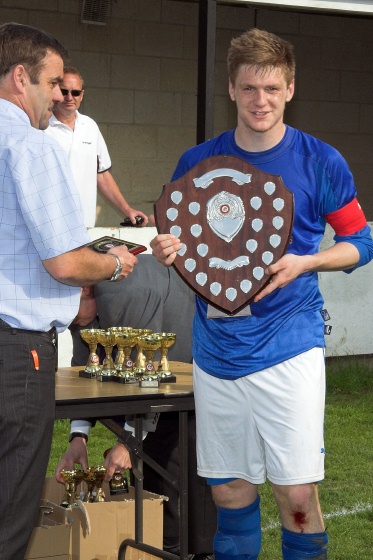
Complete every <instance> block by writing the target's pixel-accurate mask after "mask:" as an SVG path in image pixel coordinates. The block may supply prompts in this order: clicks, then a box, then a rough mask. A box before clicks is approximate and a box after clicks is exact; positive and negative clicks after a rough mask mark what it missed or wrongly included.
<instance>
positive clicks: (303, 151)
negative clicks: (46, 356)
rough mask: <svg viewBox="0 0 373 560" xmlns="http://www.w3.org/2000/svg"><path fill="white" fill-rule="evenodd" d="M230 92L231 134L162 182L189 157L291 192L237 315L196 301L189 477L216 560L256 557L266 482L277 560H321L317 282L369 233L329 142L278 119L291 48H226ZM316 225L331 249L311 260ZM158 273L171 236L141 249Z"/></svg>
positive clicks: (260, 42)
mask: <svg viewBox="0 0 373 560" xmlns="http://www.w3.org/2000/svg"><path fill="white" fill-rule="evenodd" d="M228 74H229V95H230V97H231V99H232V101H234V102H235V103H236V106H237V115H238V118H237V127H236V128H235V129H234V130H231V131H228V132H225V133H223V134H221V135H220V136H218V137H216V138H213V139H211V140H209V141H207V142H205V143H203V144H201V145H198V146H196V147H194V148H192V149H190V150H188V151H187V152H185V153H184V154H183V155H182V157H181V158H180V160H179V163H178V165H177V167H176V170H175V172H174V175H173V178H172V180H177V179H178V178H180V177H181V176H182V175H184V174H185V173H186V172H187V171H188V170H189V169H191V168H192V167H193V166H195V165H196V164H197V163H198V162H200V161H201V160H203V159H205V158H208V157H210V156H213V155H219V154H230V155H233V156H237V157H239V158H242V159H245V160H246V161H248V162H249V163H250V164H253V165H255V166H256V167H258V168H259V169H261V170H262V171H264V172H267V173H269V174H274V175H280V176H281V177H282V179H283V181H284V183H285V185H286V187H287V188H288V189H289V190H290V191H292V192H293V193H294V201H295V205H294V208H295V215H294V224H293V229H292V234H291V242H290V244H289V246H288V249H287V251H286V254H285V255H284V256H283V257H281V258H280V259H279V260H278V261H277V262H275V263H273V264H271V265H270V266H268V267H267V269H266V271H265V272H266V274H267V275H269V276H270V277H271V282H270V283H268V284H267V285H266V286H265V288H264V289H262V291H261V292H259V293H258V294H257V295H256V297H255V298H254V301H253V302H252V303H251V304H250V308H249V309H248V310H247V312H246V315H245V316H236V317H222V318H209V315H208V305H207V303H206V302H205V301H203V300H202V299H201V298H199V297H197V298H196V300H197V301H196V314H195V319H194V332H193V358H194V389H195V403H196V415H197V457H198V473H199V474H200V475H201V476H204V477H206V478H207V480H208V482H209V484H210V485H211V489H212V494H213V497H214V500H215V503H216V505H217V508H218V530H217V533H216V536H215V540H214V553H215V560H247V559H249V558H250V559H256V558H258V556H259V553H260V548H261V526H260V509H259V506H260V502H259V494H258V485H259V484H262V483H264V482H265V480H266V478H268V480H269V481H270V483H271V485H272V489H273V493H274V496H275V499H276V503H277V505H278V509H279V513H280V517H281V522H282V553H283V558H284V559H285V560H301V559H303V558H313V559H318V560H321V559H322V560H325V559H326V558H327V542H328V536H327V533H326V530H325V526H324V522H323V518H322V514H321V508H320V505H319V499H318V482H319V481H320V480H322V479H323V477H324V454H325V452H324V441H323V423H324V400H325V363H324V346H325V343H324V323H323V318H322V316H321V311H322V306H323V300H322V296H321V294H320V292H319V288H318V275H317V273H318V272H321V271H333V270H344V271H346V272H351V271H353V270H354V269H356V268H357V267H359V266H362V265H364V264H366V263H367V262H369V261H370V260H371V259H372V257H373V243H372V238H371V235H370V229H369V226H368V225H367V222H366V219H365V217H364V214H363V212H362V210H361V208H360V205H359V204H358V202H357V199H356V189H355V185H354V181H353V177H352V175H351V172H350V170H349V167H348V165H347V163H346V161H345V160H344V159H343V157H342V156H341V155H340V154H339V153H338V152H337V151H336V150H335V149H334V148H332V147H331V146H329V145H327V144H325V143H323V142H321V141H319V140H317V139H316V138H313V137H311V136H309V135H307V134H304V133H302V132H301V131H299V130H296V129H294V128H291V127H290V126H287V125H285V123H284V120H283V119H284V111H285V106H286V103H287V102H289V101H290V100H291V99H292V97H293V94H294V74H295V60H294V55H293V48H292V45H291V44H290V43H288V42H287V41H284V40H282V39H281V38H279V37H277V36H275V35H273V34H271V33H268V32H266V31H261V30H258V29H252V30H250V31H248V32H246V33H244V34H242V35H241V36H240V37H238V38H236V39H234V40H232V42H231V46H230V49H229V53H228ZM326 223H329V224H330V225H331V226H332V228H333V229H334V231H335V237H334V240H335V244H334V246H333V247H331V248H328V249H326V250H324V251H319V244H320V241H321V239H322V237H323V234H324V229H325V225H326ZM151 245H152V249H153V253H154V255H155V256H156V257H157V259H158V260H159V261H160V262H162V263H163V264H164V265H165V266H170V265H171V264H172V263H173V262H174V260H175V259H177V258H178V255H177V252H178V251H179V250H180V249H181V248H182V245H181V243H180V240H179V239H177V238H176V237H175V236H173V235H171V234H168V233H167V234H160V235H158V236H157V237H156V238H155V239H154V240H153V241H152V243H151Z"/></svg>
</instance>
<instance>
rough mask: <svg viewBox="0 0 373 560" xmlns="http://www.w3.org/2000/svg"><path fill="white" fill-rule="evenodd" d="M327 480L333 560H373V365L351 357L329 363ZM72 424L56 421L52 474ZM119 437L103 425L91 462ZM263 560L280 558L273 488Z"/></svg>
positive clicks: (323, 488)
mask: <svg viewBox="0 0 373 560" xmlns="http://www.w3.org/2000/svg"><path fill="white" fill-rule="evenodd" d="M326 378H327V397H326V413H325V446H326V464H325V465H326V476H325V480H324V481H323V482H322V483H321V484H320V487H319V493H320V500H321V505H322V510H323V513H324V516H325V522H326V526H327V529H328V533H329V540H330V546H329V555H328V559H329V560H371V558H372V543H373V443H372V438H373V363H371V362H370V361H369V360H368V359H363V360H361V359H358V358H354V357H349V358H346V359H344V360H339V359H338V360H334V361H332V362H328V363H327V377H326ZM69 431H70V426H69V422H68V421H67V420H59V421H56V422H55V433H54V438H53V446H52V452H51V458H50V463H49V468H48V474H49V475H53V472H54V469H55V466H56V464H57V463H58V461H59V458H60V457H61V456H62V454H63V453H64V452H65V450H66V448H67V440H68V434H69ZM113 443H115V436H114V435H113V434H111V433H110V432H108V431H107V430H106V429H105V428H104V427H103V426H102V425H100V424H99V423H98V424H97V426H96V427H95V428H94V429H92V430H91V436H90V440H89V453H90V464H101V463H102V460H103V459H102V454H103V452H104V451H105V449H107V448H108V447H110V446H111V445H112V444H113ZM261 504H262V507H261V510H262V527H263V547H262V553H261V555H260V560H280V559H281V558H282V556H281V546H280V538H279V534H280V523H279V518H278V515H277V509H276V505H275V502H274V500H273V497H272V494H271V490H270V487H269V485H268V484H265V485H263V487H262V488H261Z"/></svg>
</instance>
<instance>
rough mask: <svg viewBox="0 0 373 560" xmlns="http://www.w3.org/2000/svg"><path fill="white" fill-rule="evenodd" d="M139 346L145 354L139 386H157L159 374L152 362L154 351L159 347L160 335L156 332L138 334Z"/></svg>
mask: <svg viewBox="0 0 373 560" xmlns="http://www.w3.org/2000/svg"><path fill="white" fill-rule="evenodd" d="M137 343H138V345H139V348H140V349H141V351H142V352H143V353H144V356H145V371H144V373H143V374H142V375H141V377H140V381H139V385H140V387H159V381H160V376H159V374H158V372H157V371H156V369H155V367H154V363H153V356H154V352H155V351H156V350H158V348H160V346H161V343H162V337H161V336H159V335H157V334H148V335H143V336H139V337H138V339H137Z"/></svg>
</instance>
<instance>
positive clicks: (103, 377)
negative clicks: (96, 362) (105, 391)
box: [97, 373, 114, 383]
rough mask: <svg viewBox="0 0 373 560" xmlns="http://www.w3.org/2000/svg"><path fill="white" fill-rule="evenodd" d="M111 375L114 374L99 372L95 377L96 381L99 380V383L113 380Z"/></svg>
mask: <svg viewBox="0 0 373 560" xmlns="http://www.w3.org/2000/svg"><path fill="white" fill-rule="evenodd" d="M113 377H114V375H108V374H107V373H106V374H105V373H104V374H102V373H99V374H98V375H97V379H98V381H101V383H106V381H113Z"/></svg>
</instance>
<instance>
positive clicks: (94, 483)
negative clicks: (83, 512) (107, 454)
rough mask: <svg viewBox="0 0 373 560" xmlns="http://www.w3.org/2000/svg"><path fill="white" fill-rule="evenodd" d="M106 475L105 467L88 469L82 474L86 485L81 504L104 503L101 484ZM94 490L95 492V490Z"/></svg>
mask: <svg viewBox="0 0 373 560" xmlns="http://www.w3.org/2000/svg"><path fill="white" fill-rule="evenodd" d="M105 474H106V469H105V467H101V466H100V467H88V469H87V470H86V471H84V473H83V480H84V481H85V483H86V484H87V492H86V493H85V495H84V497H83V500H82V501H83V502H89V503H92V502H105V501H106V500H105V495H104V492H103V489H102V483H103V481H104V478H105ZM95 489H96V490H95Z"/></svg>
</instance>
